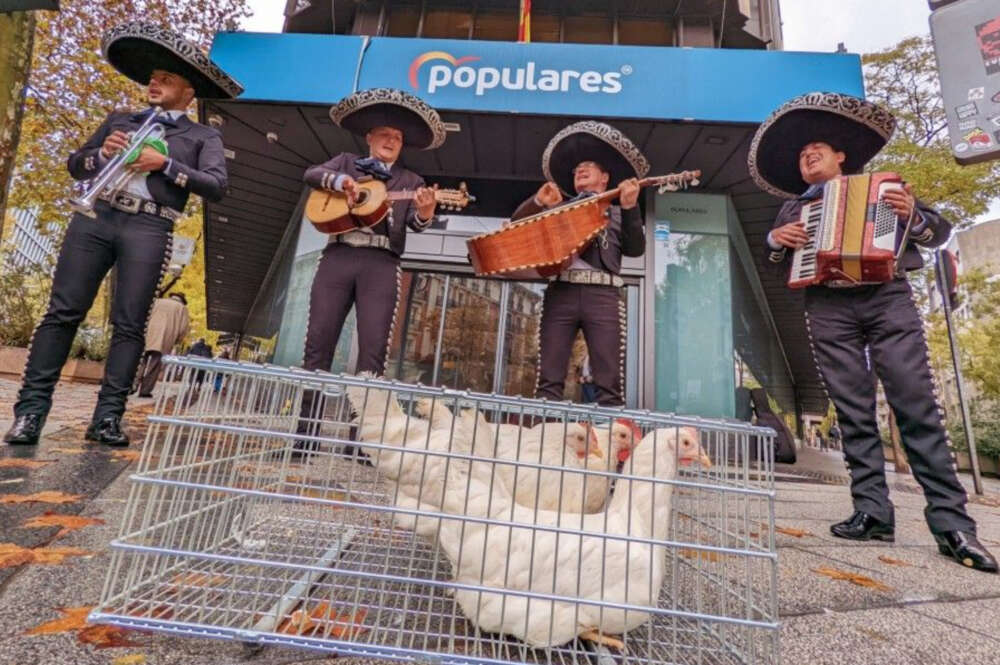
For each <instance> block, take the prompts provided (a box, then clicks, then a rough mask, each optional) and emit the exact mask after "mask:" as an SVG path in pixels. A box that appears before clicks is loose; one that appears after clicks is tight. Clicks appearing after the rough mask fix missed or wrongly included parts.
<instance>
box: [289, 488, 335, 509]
mask: <svg viewBox="0 0 1000 665" xmlns="http://www.w3.org/2000/svg"><path fill="white" fill-rule="evenodd" d="M283 493H287V494H296V495H297V496H301V497H305V498H309V499H329V500H331V501H350V500H351V498H350V497H349V496H348V495H346V494H344V493H343V492H338V491H337V490H315V489H311V488H310V489H306V490H304V491H302V492H283ZM337 507H343V506H334V508H337Z"/></svg>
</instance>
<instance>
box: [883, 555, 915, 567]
mask: <svg viewBox="0 0 1000 665" xmlns="http://www.w3.org/2000/svg"><path fill="white" fill-rule="evenodd" d="M878 560H879V561H881V562H882V563H887V564H889V565H890V566H912V565H913V564H912V563H910V562H909V561H903V560H902V559H893V558H892V557H891V556H886V555H884V554H880V555H879V557H878Z"/></svg>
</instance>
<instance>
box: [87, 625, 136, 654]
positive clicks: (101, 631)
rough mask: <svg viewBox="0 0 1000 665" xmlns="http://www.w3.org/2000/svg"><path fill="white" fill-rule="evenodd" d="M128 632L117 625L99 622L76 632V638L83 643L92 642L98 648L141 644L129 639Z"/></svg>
mask: <svg viewBox="0 0 1000 665" xmlns="http://www.w3.org/2000/svg"><path fill="white" fill-rule="evenodd" d="M129 636H130V632H129V631H127V630H125V629H124V628H119V627H118V626H108V625H105V624H100V625H97V626H87V627H86V628H84V629H83V630H81V631H79V632H78V633H77V634H76V639H78V640H80V641H81V642H83V643H84V644H93V645H94V646H95V647H97V648H98V649H110V648H113V647H139V646H142V644H140V643H138V642H132V641H131V640H130V639H129Z"/></svg>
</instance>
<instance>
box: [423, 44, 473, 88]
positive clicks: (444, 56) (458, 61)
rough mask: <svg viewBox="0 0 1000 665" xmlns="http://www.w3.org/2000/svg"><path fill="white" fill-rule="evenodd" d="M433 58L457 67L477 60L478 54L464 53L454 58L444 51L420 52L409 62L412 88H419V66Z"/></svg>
mask: <svg viewBox="0 0 1000 665" xmlns="http://www.w3.org/2000/svg"><path fill="white" fill-rule="evenodd" d="M433 60H444V61H445V62H447V63H448V64H449V65H451V66H452V67H459V66H461V65H462V64H464V63H466V62H474V61H476V60H479V56H478V55H466V56H463V57H461V58H456V57H455V56H453V55H452V54H451V53H447V52H445V51H427V52H426V53H421V54H420V55H418V56H417V57H416V58H414V59H413V62H411V63H410V87H412V88H413V89H414V90H419V89H420V78H419V74H420V68H421V67H423V66H424V63H427V62H431V61H433Z"/></svg>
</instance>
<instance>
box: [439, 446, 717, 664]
mask: <svg viewBox="0 0 1000 665" xmlns="http://www.w3.org/2000/svg"><path fill="white" fill-rule="evenodd" d="M677 461H680V462H681V463H688V462H701V463H702V464H703V465H705V466H710V465H711V462H710V460H709V459H708V456H707V455H706V454H705V453H704V451H703V450H702V448H701V446H700V445H699V443H698V433H697V431H695V430H692V429H691V428H682V429H676V428H668V429H659V430H655V431H653V432H650V433H649V434H647V435H646V436H645V437H644V438H643V440H642V442H641V443H640V444H639V445H638V446H637V447H636V448H635V449H634V450H633V452H632V455H631V457H630V458H629V461H628V463H627V464H626V471H627V473H628V474H629V475H627V476H623V477H622V478H621V479H619V481H618V486H617V488H616V489H615V493H614V495H613V496H612V498H611V501H610V502H609V503H608V507H607V510H606V511H605V512H603V513H599V514H591V515H581V514H577V513H567V512H556V511H535V510H532V509H530V508H527V507H524V506H521V505H519V504H517V503H515V502H514V501H513V497H512V496H511V494H510V492H508V491H507V490H506V488H505V487H504V486H503V485H501V484H497V483H495V482H491V479H490V476H489V475H488V474H482V473H481V468H478V467H476V466H473V467H471V468H468V467H467V468H464V469H463V468H458V467H456V468H455V469H453V470H451V471H450V475H454V476H456V477H455V478H454V480H452V478H449V481H448V491H447V492H446V495H445V500H444V503H443V509H444V510H445V512H452V513H455V514H462V513H461V512H458V511H460V510H462V509H464V510H465V511H466V512H465V514H467V515H469V516H474V517H479V518H491V519H494V520H501V521H504V522H510V523H511V524H512V525H513V526H501V525H487V524H482V523H475V522H465V521H463V520H462V519H461V518H455V519H447V518H446V519H443V520H441V528H440V533H439V537H438V542H439V545H440V547H441V549H442V550H443V551H444V552H445V554H446V555H447V557H448V558H449V560H450V561H451V565H452V571H453V578H454V580H455V581H456V582H458V583H460V584H464V585H471V586H476V587H480V588H482V587H485V588H487V589H498V590H511V591H523V592H532V593H539V594H549V595H554V596H559V597H562V598H565V599H566V600H558V601H553V600H547V599H539V598H533V599H532V598H526V597H524V596H517V595H508V594H505V593H491V592H489V591H481V590H480V591H474V590H468V589H460V588H459V589H455V592H454V597H455V600H456V601H457V602H458V603H459V605H460V606H461V608H462V611H463V612H464V614H465V615H466V617H468V618H469V620H470V621H472V622H473V623H475V624H476V625H477V626H478V627H479V629H481V630H483V631H486V632H494V633H504V634H507V635H512V636H514V637H517V638H519V639H521V640H522V641H524V642H525V643H527V644H528V645H530V646H533V647H547V646H555V645H560V644H565V643H567V642H569V641H571V640H573V639H574V638H576V637H578V636H579V637H580V638H582V639H586V640H591V641H597V642H601V643H603V644H607V645H611V646H615V647H617V648H619V649H623V648H624V644H623V643H622V642H621V640H618V639H616V638H614V637H611V636H612V635H623V634H624V633H626V632H628V631H629V630H632V629H634V628H636V627H638V626H640V625H642V624H643V623H644V622H645V621H646V620H647V619H648V618H649V614H648V613H647V612H643V611H639V610H630V611H629V610H621V609H614V608H611V607H607V606H602V605H601V604H600V603H602V602H605V603H618V604H630V605H636V606H641V607H656V604H657V598H658V596H659V593H660V587H661V585H662V582H663V577H664V571H665V567H666V561H665V555H666V550H665V548H664V547H663V546H660V545H650V544H649V543H645V542H635V541H629V540H623V539H616V538H607V537H605V536H603V535H588V536H582V535H574V533H576V532H577V530H580V531H583V532H588V533H595V534H608V535H612V536H618V537H626V538H643V539H654V540H661V541H662V540H665V539H666V537H667V529H668V525H669V523H670V519H669V517H670V504H671V494H672V486H671V485H670V484H667V483H664V482H662V481H669V480H672V479H673V478H674V477H675V475H676V464H677ZM452 472H453V473H452ZM466 474H467V475H466ZM458 476H464V477H461V478H460V477H458ZM640 478H655V479H657V481H658V482H654V481H652V480H640ZM474 510H478V512H476V513H474V512H473V511H474ZM519 525H524V526H519ZM533 525H542V526H546V527H561V528H563V529H570V530H572V531H571V532H569V533H567V532H559V533H554V532H551V531H543V530H538V529H536V528H534V527H533Z"/></svg>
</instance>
